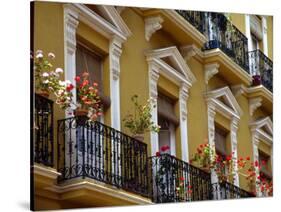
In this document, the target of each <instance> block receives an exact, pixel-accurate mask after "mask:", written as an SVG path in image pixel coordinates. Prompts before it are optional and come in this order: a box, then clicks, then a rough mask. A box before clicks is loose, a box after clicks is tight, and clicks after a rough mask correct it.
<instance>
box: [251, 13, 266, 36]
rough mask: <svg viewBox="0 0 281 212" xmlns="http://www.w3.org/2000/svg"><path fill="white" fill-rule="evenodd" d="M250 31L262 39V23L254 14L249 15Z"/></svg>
mask: <svg viewBox="0 0 281 212" xmlns="http://www.w3.org/2000/svg"><path fill="white" fill-rule="evenodd" d="M250 27H251V33H253V34H254V35H255V36H256V37H257V38H258V39H259V40H262V39H263V32H262V23H261V21H260V20H259V18H258V17H257V16H256V15H251V16H250Z"/></svg>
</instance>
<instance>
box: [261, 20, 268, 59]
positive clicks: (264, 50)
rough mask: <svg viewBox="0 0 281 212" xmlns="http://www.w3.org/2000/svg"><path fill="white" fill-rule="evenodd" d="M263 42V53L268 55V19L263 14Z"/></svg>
mask: <svg viewBox="0 0 281 212" xmlns="http://www.w3.org/2000/svg"><path fill="white" fill-rule="evenodd" d="M262 43H263V53H264V54H265V55H266V56H268V40H267V21H266V17H265V16H262Z"/></svg>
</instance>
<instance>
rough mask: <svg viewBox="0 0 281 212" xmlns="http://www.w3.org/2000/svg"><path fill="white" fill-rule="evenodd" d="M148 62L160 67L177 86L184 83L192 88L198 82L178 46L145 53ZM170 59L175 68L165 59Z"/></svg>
mask: <svg viewBox="0 0 281 212" xmlns="http://www.w3.org/2000/svg"><path fill="white" fill-rule="evenodd" d="M145 55H146V60H147V61H148V62H149V61H153V63H154V65H157V66H159V67H160V70H163V71H161V73H162V74H163V75H165V76H166V77H168V78H169V79H171V80H172V81H173V82H175V83H177V85H179V86H180V85H181V83H182V82H184V83H186V84H188V86H191V85H192V84H193V83H195V82H196V78H195V76H194V74H193V73H192V72H191V70H190V68H189V66H188V65H187V64H186V62H185V60H184V59H183V57H182V55H181V54H180V52H179V50H178V49H177V47H176V46H171V47H167V48H162V49H155V50H148V51H146V52H145ZM167 57H169V58H170V60H171V61H173V63H174V67H171V66H170V65H169V64H167V63H166V62H165V61H164V60H162V59H163V58H167Z"/></svg>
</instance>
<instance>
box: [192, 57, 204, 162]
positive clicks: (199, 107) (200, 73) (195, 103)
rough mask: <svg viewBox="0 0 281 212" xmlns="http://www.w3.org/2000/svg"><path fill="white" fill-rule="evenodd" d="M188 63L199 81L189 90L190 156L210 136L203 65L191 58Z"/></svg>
mask: <svg viewBox="0 0 281 212" xmlns="http://www.w3.org/2000/svg"><path fill="white" fill-rule="evenodd" d="M187 64H188V65H189V67H190V70H191V71H192V73H193V74H194V75H195V77H196V79H197V82H196V83H194V84H193V85H192V87H191V88H190V90H189V97H188V101H187V108H188V115H187V118H188V142H189V145H188V148H189V157H190V158H191V157H192V155H193V154H194V153H195V152H196V148H197V147H198V146H199V145H200V144H202V143H204V142H205V139H207V138H208V119H207V118H208V117H207V105H206V101H205V97H204V93H205V92H206V85H205V84H204V83H203V82H204V69H203V65H202V64H201V63H200V62H198V61H197V60H196V59H194V58H191V59H190V60H189V61H188V62H187Z"/></svg>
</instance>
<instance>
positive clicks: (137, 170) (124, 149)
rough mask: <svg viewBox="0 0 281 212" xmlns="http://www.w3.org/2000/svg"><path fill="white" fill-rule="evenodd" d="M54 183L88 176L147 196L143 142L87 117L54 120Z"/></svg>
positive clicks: (145, 156)
mask: <svg viewBox="0 0 281 212" xmlns="http://www.w3.org/2000/svg"><path fill="white" fill-rule="evenodd" d="M57 141H58V171H59V172H60V173H61V174H62V175H61V176H60V177H59V178H58V182H62V181H65V180H69V179H73V178H86V177H87V178H91V179H95V180H98V181H101V182H104V183H107V184H111V185H113V186H116V187H117V188H121V189H124V190H127V191H129V192H134V193H137V194H140V195H143V196H146V197H148V180H147V179H148V178H147V145H146V144H145V143H143V142H140V141H138V140H136V139H134V138H132V137H130V136H128V135H126V134H124V133H122V132H120V131H118V130H115V129H113V128H111V127H108V126H106V125H104V124H102V123H100V122H97V121H95V122H89V121H88V119H87V117H82V116H79V117H72V118H67V119H64V120H59V121H58V139H57Z"/></svg>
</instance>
